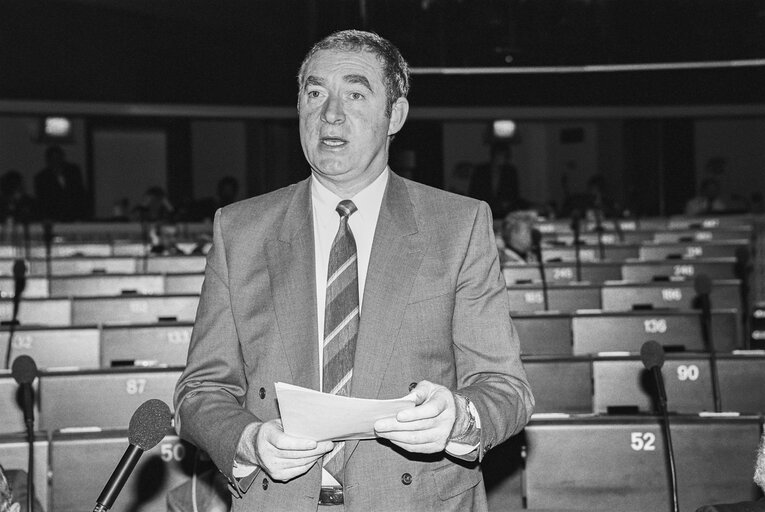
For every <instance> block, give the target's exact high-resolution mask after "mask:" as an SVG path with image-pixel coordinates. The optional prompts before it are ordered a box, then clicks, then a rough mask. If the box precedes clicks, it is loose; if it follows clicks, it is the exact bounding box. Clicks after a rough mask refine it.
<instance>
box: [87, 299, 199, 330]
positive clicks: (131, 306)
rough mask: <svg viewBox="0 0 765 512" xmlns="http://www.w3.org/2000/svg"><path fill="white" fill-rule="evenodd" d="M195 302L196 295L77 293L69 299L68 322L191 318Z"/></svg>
mask: <svg viewBox="0 0 765 512" xmlns="http://www.w3.org/2000/svg"><path fill="white" fill-rule="evenodd" d="M198 304H199V295H154V296H151V295H144V296H123V297H77V298H74V299H72V322H73V323H74V324H75V325H92V324H104V323H112V324H117V323H122V324H148V323H156V322H159V321H163V320H166V321H178V322H193V321H194V317H195V316H196V312H197V305H198Z"/></svg>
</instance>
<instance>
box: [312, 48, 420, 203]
mask: <svg viewBox="0 0 765 512" xmlns="http://www.w3.org/2000/svg"><path fill="white" fill-rule="evenodd" d="M382 73H383V71H382V64H381V63H380V61H379V60H378V58H377V57H376V56H375V55H374V54H373V53H370V52H367V51H336V50H320V51H318V52H317V53H316V54H315V55H314V56H313V57H312V58H311V60H310V61H309V62H308V64H307V66H306V69H305V73H304V79H303V80H304V83H303V84H302V90H301V91H300V94H299V98H298V113H299V117H300V142H301V144H302V146H303V153H304V154H305V157H306V160H308V163H309V164H310V165H311V169H313V171H314V173H315V175H316V176H317V178H319V179H320V181H322V182H323V183H325V184H330V185H335V186H337V187H341V188H343V189H346V190H348V189H355V190H356V191H358V190H360V189H361V188H363V187H364V186H366V185H367V184H369V183H371V182H372V181H373V180H374V179H375V178H376V177H377V176H379V174H380V173H381V172H382V171H383V169H385V166H386V165H387V163H388V136H389V135H392V134H394V133H396V132H398V130H399V129H400V128H401V126H402V125H403V124H404V121H405V119H406V113H407V111H408V104H407V102H406V99H404V98H399V100H398V101H397V102H396V104H395V105H394V107H393V112H392V115H391V116H390V117H389V116H387V115H386V114H385V106H386V95H385V85H384V82H383V74H382Z"/></svg>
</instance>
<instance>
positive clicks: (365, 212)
mask: <svg viewBox="0 0 765 512" xmlns="http://www.w3.org/2000/svg"><path fill="white" fill-rule="evenodd" d="M389 171H390V169H389V168H388V167H386V168H385V169H384V170H383V172H381V173H380V175H379V176H378V177H377V178H376V179H375V180H374V181H373V182H372V183H370V184H369V185H367V186H366V187H365V188H364V189H362V190H361V191H359V192H357V193H356V195H355V196H353V197H350V198H345V197H340V196H338V195H337V194H335V193H334V192H332V191H331V190H329V189H328V188H327V187H325V186H324V185H322V184H321V183H319V180H317V179H316V178H315V177H314V176H313V175H311V199H312V200H313V204H314V207H315V208H317V210H318V211H319V212H333V213H334V211H335V208H337V204H338V203H339V202H340V201H342V200H343V199H351V200H352V201H353V204H355V205H356V209H357V213H356V214H355V215H358V216H360V217H362V218H364V219H370V218H374V219H376V218H377V214H378V213H379V211H380V205H382V200H383V195H385V187H386V185H387V184H388V177H389V175H390V172H389Z"/></svg>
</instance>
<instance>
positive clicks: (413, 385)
mask: <svg viewBox="0 0 765 512" xmlns="http://www.w3.org/2000/svg"><path fill="white" fill-rule="evenodd" d="M416 387H417V383H416V382H412V383H411V384H409V391H410V392H411V391H412V390H413V389H414V388H416Z"/></svg>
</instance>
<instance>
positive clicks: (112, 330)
mask: <svg viewBox="0 0 765 512" xmlns="http://www.w3.org/2000/svg"><path fill="white" fill-rule="evenodd" d="M192 328H193V324H192V323H175V322H169V323H162V324H153V325H136V326H105V327H104V328H103V330H102V331H101V367H102V368H109V367H111V366H113V365H114V364H115V362H117V363H118V364H119V363H120V362H121V363H125V362H129V361H133V362H135V361H146V362H152V364H159V365H168V366H185V365H186V356H187V355H188V351H189V342H190V341H191V330H192Z"/></svg>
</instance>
